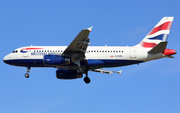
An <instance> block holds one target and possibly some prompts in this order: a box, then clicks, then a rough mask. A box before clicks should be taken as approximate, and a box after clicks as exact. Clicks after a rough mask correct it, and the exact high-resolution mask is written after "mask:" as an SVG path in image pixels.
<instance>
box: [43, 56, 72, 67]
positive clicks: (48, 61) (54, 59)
mask: <svg viewBox="0 0 180 113" xmlns="http://www.w3.org/2000/svg"><path fill="white" fill-rule="evenodd" d="M43 62H44V65H47V66H54V65H62V64H70V58H66V57H65V56H62V55H44V58H43Z"/></svg>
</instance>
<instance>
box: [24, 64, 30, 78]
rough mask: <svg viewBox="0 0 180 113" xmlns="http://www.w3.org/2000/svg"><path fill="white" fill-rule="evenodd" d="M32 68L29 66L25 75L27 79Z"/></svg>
mask: <svg viewBox="0 0 180 113" xmlns="http://www.w3.org/2000/svg"><path fill="white" fill-rule="evenodd" d="M30 69H31V67H30V66H27V73H26V74H25V75H24V76H25V77H26V78H29V71H30Z"/></svg>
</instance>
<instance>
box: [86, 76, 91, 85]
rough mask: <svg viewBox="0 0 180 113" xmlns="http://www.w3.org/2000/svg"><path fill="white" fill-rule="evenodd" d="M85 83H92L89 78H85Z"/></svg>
mask: <svg viewBox="0 0 180 113" xmlns="http://www.w3.org/2000/svg"><path fill="white" fill-rule="evenodd" d="M84 82H85V83H86V84H89V83H90V82H91V80H90V79H89V77H87V76H86V77H84Z"/></svg>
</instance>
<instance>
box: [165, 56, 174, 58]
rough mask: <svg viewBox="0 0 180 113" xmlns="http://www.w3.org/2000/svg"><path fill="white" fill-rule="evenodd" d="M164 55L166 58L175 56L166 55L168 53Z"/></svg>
mask: <svg viewBox="0 0 180 113" xmlns="http://www.w3.org/2000/svg"><path fill="white" fill-rule="evenodd" d="M165 57H166V58H175V57H173V56H168V55H166V56H165Z"/></svg>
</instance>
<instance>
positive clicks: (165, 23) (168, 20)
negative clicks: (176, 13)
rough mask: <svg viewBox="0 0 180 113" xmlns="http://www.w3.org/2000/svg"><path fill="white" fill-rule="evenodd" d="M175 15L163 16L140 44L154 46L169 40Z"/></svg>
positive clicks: (147, 46)
mask: <svg viewBox="0 0 180 113" xmlns="http://www.w3.org/2000/svg"><path fill="white" fill-rule="evenodd" d="M173 19H174V17H163V18H162V19H161V20H160V21H159V23H158V24H157V25H156V26H155V27H154V28H153V29H152V30H151V31H150V32H149V33H148V34H147V35H146V37H145V38H144V39H143V40H142V41H141V42H140V43H139V44H138V46H141V47H145V48H153V47H155V46H156V45H158V44H159V43H160V42H164V41H167V37H168V35H169V32H170V29H171V25H172V22H173Z"/></svg>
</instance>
